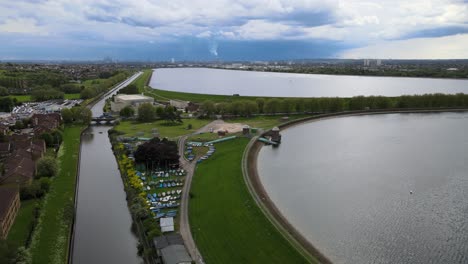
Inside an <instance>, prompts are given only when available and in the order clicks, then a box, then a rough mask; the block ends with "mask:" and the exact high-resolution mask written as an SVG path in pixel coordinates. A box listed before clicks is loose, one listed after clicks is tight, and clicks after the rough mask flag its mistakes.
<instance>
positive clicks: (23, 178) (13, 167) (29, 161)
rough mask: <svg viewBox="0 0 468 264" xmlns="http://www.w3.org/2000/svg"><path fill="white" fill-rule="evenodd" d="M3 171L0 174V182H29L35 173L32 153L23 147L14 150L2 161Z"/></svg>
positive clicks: (26, 183) (19, 183) (22, 183)
mask: <svg viewBox="0 0 468 264" xmlns="http://www.w3.org/2000/svg"><path fill="white" fill-rule="evenodd" d="M4 167H5V173H4V174H3V175H2V176H0V184H16V185H29V184H31V182H32V180H33V178H34V175H35V174H36V163H35V162H34V160H33V155H32V154H31V152H28V151H27V150H25V149H19V150H15V151H14V152H13V153H12V154H11V155H10V156H8V158H6V159H5V162H4Z"/></svg>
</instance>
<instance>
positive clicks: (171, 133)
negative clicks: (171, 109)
mask: <svg viewBox="0 0 468 264" xmlns="http://www.w3.org/2000/svg"><path fill="white" fill-rule="evenodd" d="M183 121H184V122H183V123H174V124H172V123H167V122H166V121H164V120H158V121H153V122H148V123H140V122H135V121H121V122H120V124H118V125H117V126H115V130H117V131H119V132H122V133H123V134H124V136H127V137H136V136H138V137H151V138H152V137H153V136H152V130H153V128H155V129H157V131H158V133H159V136H160V137H168V138H176V137H179V136H182V135H186V134H190V133H193V132H194V131H196V130H197V129H199V128H201V127H203V126H204V125H206V124H208V123H209V122H211V120H206V119H183ZM188 124H192V129H187V126H188ZM141 132H142V135H140V134H139V133H141Z"/></svg>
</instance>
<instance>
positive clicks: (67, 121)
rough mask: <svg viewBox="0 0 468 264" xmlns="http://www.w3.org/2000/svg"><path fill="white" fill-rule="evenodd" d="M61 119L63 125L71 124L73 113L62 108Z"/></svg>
mask: <svg viewBox="0 0 468 264" xmlns="http://www.w3.org/2000/svg"><path fill="white" fill-rule="evenodd" d="M61 114H62V119H63V122H64V123H65V124H70V123H72V122H73V113H72V111H71V110H70V109H68V108H64V109H62V112H61Z"/></svg>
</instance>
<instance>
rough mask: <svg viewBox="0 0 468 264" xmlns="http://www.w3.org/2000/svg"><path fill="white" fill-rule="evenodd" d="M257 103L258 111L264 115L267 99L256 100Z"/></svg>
mask: <svg viewBox="0 0 468 264" xmlns="http://www.w3.org/2000/svg"><path fill="white" fill-rule="evenodd" d="M255 102H256V103H257V106H258V110H259V111H260V113H263V108H264V107H265V99H264V98H257V99H255Z"/></svg>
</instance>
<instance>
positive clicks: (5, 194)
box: [0, 187, 20, 239]
mask: <svg viewBox="0 0 468 264" xmlns="http://www.w3.org/2000/svg"><path fill="white" fill-rule="evenodd" d="M19 208H20V197H19V191H18V189H17V188H8V187H2V188H0V239H6V238H7V236H8V232H10V228H11V226H12V225H13V223H14V222H15V218H16V215H17V214H18V210H19Z"/></svg>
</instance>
